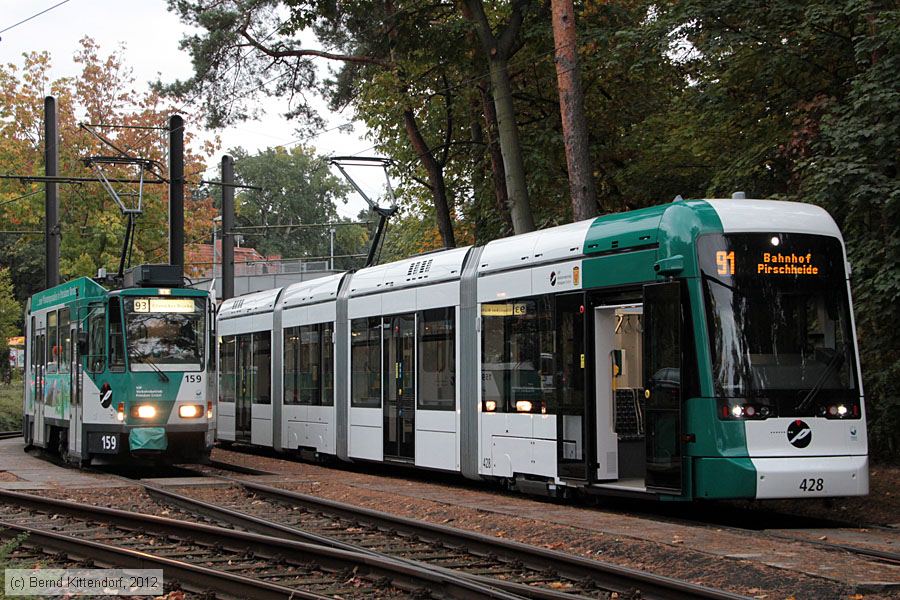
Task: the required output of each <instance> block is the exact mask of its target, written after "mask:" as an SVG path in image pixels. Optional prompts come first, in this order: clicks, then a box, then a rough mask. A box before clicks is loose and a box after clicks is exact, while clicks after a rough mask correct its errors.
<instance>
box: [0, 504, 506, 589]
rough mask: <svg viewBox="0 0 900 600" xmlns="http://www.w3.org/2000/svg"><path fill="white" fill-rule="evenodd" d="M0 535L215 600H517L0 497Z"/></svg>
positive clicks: (347, 561) (319, 551)
mask: <svg viewBox="0 0 900 600" xmlns="http://www.w3.org/2000/svg"><path fill="white" fill-rule="evenodd" d="M0 528H2V531H0V537H3V538H7V539H8V538H10V537H15V536H17V535H20V534H22V533H26V534H28V543H29V545H32V546H38V547H40V548H42V549H45V550H50V551H54V552H60V553H64V554H65V555H66V556H68V557H69V558H71V559H84V558H89V559H91V560H92V561H93V562H94V563H96V564H98V565H102V566H116V567H132V568H133V567H141V568H159V569H164V571H165V573H166V578H167V580H169V581H171V580H173V579H174V580H177V581H178V582H179V583H180V584H181V585H182V586H183V587H184V588H186V589H189V590H191V591H195V592H204V591H206V590H212V591H213V592H214V593H215V594H216V597H218V598H253V599H254V600H256V599H260V600H266V599H270V598H272V599H276V598H277V599H284V598H305V599H321V598H334V597H340V598H347V599H352V598H413V597H414V598H432V597H435V598H496V599H499V600H517V599H519V598H521V597H520V596H516V595H513V594H508V593H505V592H502V591H500V590H497V589H495V588H492V587H488V586H484V585H480V584H478V583H477V582H473V581H471V580H469V579H466V578H462V577H459V576H454V575H452V574H448V573H443V572H437V571H432V570H429V569H423V568H421V567H417V566H415V565H410V564H407V563H403V562H400V561H391V560H386V559H383V558H381V557H378V556H374V555H371V554H363V553H354V552H347V551H345V550H341V549H336V548H329V547H325V546H321V545H314V544H308V543H303V542H298V541H294V540H288V539H284V538H276V537H271V536H266V535H260V534H257V533H253V532H247V531H236V530H233V529H224V528H221V527H214V526H211V525H206V524H201V523H191V522H185V521H183V520H174V519H167V518H164V517H157V516H152V515H143V514H138V513H132V512H126V511H121V510H116V509H110V508H103V507H95V506H88V505H82V504H76V503H74V502H68V501H64V500H55V499H50V498H45V497H41V496H35V495H31V494H23V493H19V492H11V491H5V490H0Z"/></svg>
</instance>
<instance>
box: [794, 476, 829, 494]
mask: <svg viewBox="0 0 900 600" xmlns="http://www.w3.org/2000/svg"><path fill="white" fill-rule="evenodd" d="M799 487H800V489H801V490H802V491H804V492H821V491H822V490H824V489H825V480H824V479H822V478H816V477H806V478H804V479H801V480H800V486H799Z"/></svg>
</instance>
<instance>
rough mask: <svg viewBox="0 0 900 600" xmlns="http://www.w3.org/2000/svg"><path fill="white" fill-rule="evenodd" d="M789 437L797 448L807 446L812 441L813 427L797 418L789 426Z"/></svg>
mask: <svg viewBox="0 0 900 600" xmlns="http://www.w3.org/2000/svg"><path fill="white" fill-rule="evenodd" d="M787 439H788V441H789V442H790V443H791V445H792V446H794V447H795V448H806V447H807V446H809V443H810V442H811V441H812V429H810V428H809V425H807V424H806V423H804V422H803V421H801V420H800V419H797V420H796V421H794V422H793V423H791V424H790V425H789V426H788V428H787Z"/></svg>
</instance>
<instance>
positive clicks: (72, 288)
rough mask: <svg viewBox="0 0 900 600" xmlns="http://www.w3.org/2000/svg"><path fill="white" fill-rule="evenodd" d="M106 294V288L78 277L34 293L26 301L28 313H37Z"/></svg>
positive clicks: (90, 280)
mask: <svg viewBox="0 0 900 600" xmlns="http://www.w3.org/2000/svg"><path fill="white" fill-rule="evenodd" d="M106 294H107V291H106V288H104V287H103V286H102V285H100V284H99V283H97V282H96V281H94V280H93V279H90V278H88V277H79V278H78V279H73V280H72V281H67V282H65V283H61V284H59V285H57V286H54V287H52V288H49V289H46V290H43V291H41V292H38V293H36V294H35V295H33V296H32V297H31V298H30V299H29V300H28V311H29V312H37V311H40V310H46V309H48V308H52V307H54V306H61V305H63V304H68V303H70V302H75V301H76V300H80V299H82V298H97V297H103V296H105V295H106Z"/></svg>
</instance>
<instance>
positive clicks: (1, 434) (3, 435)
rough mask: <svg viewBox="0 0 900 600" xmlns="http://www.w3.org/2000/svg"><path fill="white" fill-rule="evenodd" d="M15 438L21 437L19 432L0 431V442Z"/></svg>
mask: <svg viewBox="0 0 900 600" xmlns="http://www.w3.org/2000/svg"><path fill="white" fill-rule="evenodd" d="M17 437H22V432H21V431H0V440H11V439H13V438H17Z"/></svg>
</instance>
